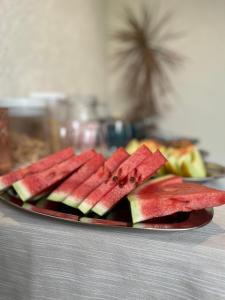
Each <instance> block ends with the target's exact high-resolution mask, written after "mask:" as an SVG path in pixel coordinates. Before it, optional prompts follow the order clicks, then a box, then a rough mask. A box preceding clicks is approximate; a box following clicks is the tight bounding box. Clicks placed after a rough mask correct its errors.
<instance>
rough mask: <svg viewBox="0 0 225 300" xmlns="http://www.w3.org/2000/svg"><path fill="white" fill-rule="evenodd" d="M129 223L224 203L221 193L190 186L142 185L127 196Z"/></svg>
mask: <svg viewBox="0 0 225 300" xmlns="http://www.w3.org/2000/svg"><path fill="white" fill-rule="evenodd" d="M128 199H129V200H130V206H131V214H132V220H133V223H138V222H142V221H145V220H148V219H152V218H155V217H162V216H167V215H171V214H173V213H176V212H180V211H184V212H187V211H192V210H199V209H203V208H209V207H214V206H218V205H222V204H225V192H224V191H219V190H216V189H211V188H208V187H206V186H203V185H198V184H193V183H178V184H169V185H162V186H158V187H154V189H152V187H151V185H149V186H145V187H144V188H143V190H142V189H139V191H137V190H136V191H135V192H134V193H133V194H131V195H129V196H128Z"/></svg>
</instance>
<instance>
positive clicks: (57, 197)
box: [48, 154, 105, 206]
mask: <svg viewBox="0 0 225 300" xmlns="http://www.w3.org/2000/svg"><path fill="white" fill-rule="evenodd" d="M104 161H105V159H104V157H103V156H102V155H101V154H96V155H95V156H94V157H92V159H90V160H89V161H88V162H87V163H86V164H84V165H83V166H82V167H81V168H80V169H79V170H78V171H77V172H76V173H74V174H72V175H71V176H70V177H69V178H68V179H67V180H66V181H64V182H63V183H62V184H61V185H60V186H59V187H57V188H56V189H55V190H54V191H53V192H52V193H51V194H50V195H49V196H48V200H52V201H56V202H62V201H63V203H65V204H67V205H69V206H72V205H71V199H70V197H69V195H70V194H71V193H72V191H73V190H74V189H76V188H77V187H78V186H79V185H80V184H82V183H83V182H84V181H85V180H86V179H87V178H88V177H90V176H91V175H92V174H93V173H94V172H96V171H97V170H98V168H99V167H100V166H101V165H103V163H104ZM67 196H68V197H67ZM72 203H73V202H72Z"/></svg>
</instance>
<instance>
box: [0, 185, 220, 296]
mask: <svg viewBox="0 0 225 300" xmlns="http://www.w3.org/2000/svg"><path fill="white" fill-rule="evenodd" d="M217 187H220V188H222V189H223V187H225V181H220V183H219V185H218V186H217ZM224 189H225V188H224ZM0 299H1V300H14V299H15V300H17V299H18V300H40V299H43V300H44V299H46V300H47V299H48V300H53V299H54V300H70V299H78V300H79V299H85V300H87V299H90V300H94V299H96V300H108V299H115V300H123V299H124V300H126V299H132V300H139V299H140V300H141V299H146V300H151V299H162V300H167V299H168V300H169V299H171V300H174V299H175V300H176V299H184V300H187V299H193V300H199V299H204V300H208V299H209V300H214V299H216V300H217V299H225V206H223V207H219V208H216V209H215V215H214V218H213V221H212V222H211V223H210V224H209V225H207V226H205V227H202V228H199V229H197V230H192V231H186V232H173V233H168V232H164V233H162V232H150V231H147V232H141V231H131V230H128V229H108V228H100V227H90V226H87V225H76V224H71V223H65V222H62V221H60V220H59V221H57V220H54V219H50V218H47V217H41V216H36V215H33V214H30V213H29V212H23V211H20V210H18V209H16V208H14V207H11V206H10V205H8V204H6V203H3V202H0Z"/></svg>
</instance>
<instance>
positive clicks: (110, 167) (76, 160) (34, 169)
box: [0, 145, 225, 223]
mask: <svg viewBox="0 0 225 300" xmlns="http://www.w3.org/2000/svg"><path fill="white" fill-rule="evenodd" d="M165 162H166V159H165V158H164V156H163V155H162V154H161V153H160V151H156V152H155V153H151V152H150V151H149V149H148V148H147V147H146V146H144V145H142V146H141V147H140V148H138V149H137V151H136V152H135V153H133V154H132V155H129V154H128V153H127V152H126V151H125V150H124V149H123V148H119V149H117V150H116V151H115V152H114V153H113V154H112V156H111V157H109V158H108V159H107V160H105V158H104V157H103V156H102V155H101V154H98V153H96V151H95V150H87V151H85V152H83V153H81V154H79V155H76V154H75V153H74V151H73V149H71V148H67V149H64V150H62V151H59V152H57V153H55V154H52V155H50V156H48V157H46V158H44V159H42V160H40V161H38V162H36V163H35V164H33V165H31V166H28V167H26V168H23V169H19V170H16V171H13V172H11V173H9V174H6V175H4V176H2V177H0V191H1V190H2V191H3V190H6V189H8V188H9V187H11V186H12V187H13V188H14V190H15V191H16V192H17V194H18V196H19V197H20V199H21V200H22V201H23V202H26V203H29V202H30V200H32V201H34V200H35V199H39V198H40V197H41V196H42V195H44V196H45V197H44V199H45V203H47V204H48V205H49V201H50V202H51V201H53V202H55V206H56V207H57V206H58V204H59V203H62V204H63V205H64V206H65V205H67V206H70V207H72V208H75V209H77V210H79V211H80V212H81V213H82V214H83V215H86V214H88V213H89V212H94V213H96V214H98V215H99V216H104V215H105V214H107V213H108V212H109V211H110V210H111V209H112V208H113V207H114V206H115V205H116V204H117V203H118V202H119V201H121V200H122V199H125V198H126V197H127V198H128V200H129V202H130V207H131V214H132V219H133V223H137V222H142V221H145V220H148V219H151V218H155V217H160V216H165V215H169V214H173V213H175V212H178V211H189V210H195V209H201V208H204V207H212V206H216V205H221V204H224V203H225V192H223V191H217V190H213V189H209V188H206V187H204V186H199V185H192V184H185V183H183V182H182V179H181V178H180V177H177V176H173V175H169V176H165V177H163V178H161V179H150V178H151V176H152V175H154V173H155V172H156V171H157V170H158V169H159V168H160V167H161V166H163V165H164V164H165ZM46 201H47V202H46ZM32 205H33V204H32ZM25 206H29V205H28V204H25ZM50 207H51V205H50ZM52 207H54V205H53V206H52Z"/></svg>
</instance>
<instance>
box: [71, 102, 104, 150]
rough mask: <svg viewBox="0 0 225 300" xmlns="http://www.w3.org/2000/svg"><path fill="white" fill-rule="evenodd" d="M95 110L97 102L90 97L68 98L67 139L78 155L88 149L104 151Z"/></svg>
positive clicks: (101, 133)
mask: <svg viewBox="0 0 225 300" xmlns="http://www.w3.org/2000/svg"><path fill="white" fill-rule="evenodd" d="M96 108H97V101H96V99H95V98H94V97H92V96H74V97H72V98H70V118H69V120H70V122H69V137H70V142H71V144H72V145H73V147H74V149H75V151H76V152H78V153H79V152H81V151H83V150H86V149H90V148H94V149H95V150H97V151H101V152H104V150H105V140H104V134H103V130H102V129H103V128H102V124H101V122H100V120H99V119H98V114H97V110H96Z"/></svg>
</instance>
